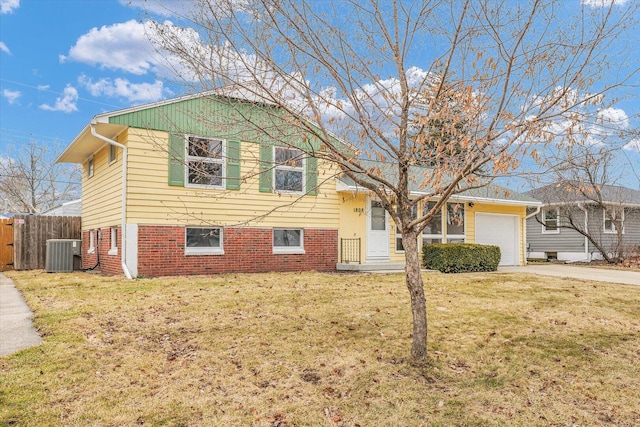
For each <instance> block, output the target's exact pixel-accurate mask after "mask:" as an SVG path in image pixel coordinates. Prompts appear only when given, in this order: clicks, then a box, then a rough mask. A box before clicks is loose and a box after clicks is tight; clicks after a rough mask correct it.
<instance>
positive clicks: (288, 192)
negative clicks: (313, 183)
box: [271, 145, 307, 194]
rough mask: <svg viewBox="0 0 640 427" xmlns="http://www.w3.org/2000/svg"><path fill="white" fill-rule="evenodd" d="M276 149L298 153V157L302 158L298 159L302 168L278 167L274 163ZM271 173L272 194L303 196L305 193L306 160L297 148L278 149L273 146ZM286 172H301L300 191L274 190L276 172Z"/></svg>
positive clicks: (278, 165)
mask: <svg viewBox="0 0 640 427" xmlns="http://www.w3.org/2000/svg"><path fill="white" fill-rule="evenodd" d="M278 148H281V149H284V150H297V151H299V152H300V155H301V156H302V158H301V159H300V160H301V161H302V166H289V165H280V164H277V163H276V161H275V160H276V150H277V149H278ZM272 154H273V171H272V172H271V173H272V180H273V192H274V193H279V194H305V193H306V191H305V189H306V188H307V173H306V171H307V158H306V157H305V156H304V152H303V151H302V150H300V149H299V148H294V147H280V146H275V145H274V146H273V153H272ZM278 169H280V170H287V171H297V172H302V189H301V190H300V191H292V190H278V189H277V188H276V170H278Z"/></svg>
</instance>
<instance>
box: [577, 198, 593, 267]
mask: <svg viewBox="0 0 640 427" xmlns="http://www.w3.org/2000/svg"><path fill="white" fill-rule="evenodd" d="M578 209H580V210H581V211H582V212H584V231H585V232H586V231H588V229H589V217H588V215H589V214H588V213H587V208H585V207H584V203H581V202H579V203H578ZM584 258H585V260H587V261H591V256H590V255H589V239H587V236H584Z"/></svg>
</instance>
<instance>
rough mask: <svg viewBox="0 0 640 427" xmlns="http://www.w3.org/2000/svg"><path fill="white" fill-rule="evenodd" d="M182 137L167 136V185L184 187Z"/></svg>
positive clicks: (175, 135)
mask: <svg viewBox="0 0 640 427" xmlns="http://www.w3.org/2000/svg"><path fill="white" fill-rule="evenodd" d="M184 167H185V166H184V136H182V135H177V134H173V133H172V134H171V135H170V136H169V185H173V186H178V187H184Z"/></svg>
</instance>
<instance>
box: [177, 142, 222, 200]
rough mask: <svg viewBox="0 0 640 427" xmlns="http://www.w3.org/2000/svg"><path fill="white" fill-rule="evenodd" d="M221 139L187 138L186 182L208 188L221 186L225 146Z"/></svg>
mask: <svg viewBox="0 0 640 427" xmlns="http://www.w3.org/2000/svg"><path fill="white" fill-rule="evenodd" d="M224 142H225V141H224V140H222V139H213V138H202V137H198V136H187V143H186V147H185V148H186V151H187V153H186V154H187V155H186V164H187V167H186V168H185V173H186V182H187V183H188V185H193V186H202V187H209V188H220V189H222V188H223V187H224V186H223V173H224V172H223V171H224V169H225V144H224Z"/></svg>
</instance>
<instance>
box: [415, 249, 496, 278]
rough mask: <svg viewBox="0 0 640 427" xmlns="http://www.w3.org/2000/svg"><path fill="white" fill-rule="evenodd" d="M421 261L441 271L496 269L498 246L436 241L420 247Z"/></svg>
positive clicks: (459, 271)
mask: <svg viewBox="0 0 640 427" xmlns="http://www.w3.org/2000/svg"><path fill="white" fill-rule="evenodd" d="M422 263H423V264H424V266H425V267H426V268H428V269H431V270H440V271H441V272H443V273H470V272H476V271H496V270H497V269H498V264H499V263H500V248H499V247H498V246H490V245H476V244H470V243H448V244H442V243H436V244H431V245H425V246H423V247H422Z"/></svg>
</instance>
